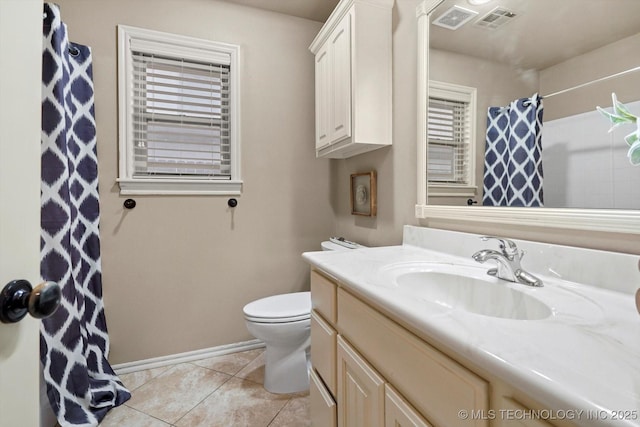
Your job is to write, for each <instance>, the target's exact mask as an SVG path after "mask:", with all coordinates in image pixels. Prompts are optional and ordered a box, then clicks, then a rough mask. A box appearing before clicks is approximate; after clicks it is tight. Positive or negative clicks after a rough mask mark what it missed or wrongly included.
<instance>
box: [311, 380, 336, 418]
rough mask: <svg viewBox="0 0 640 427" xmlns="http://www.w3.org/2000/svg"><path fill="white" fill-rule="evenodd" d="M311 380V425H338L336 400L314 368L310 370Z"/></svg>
mask: <svg viewBox="0 0 640 427" xmlns="http://www.w3.org/2000/svg"><path fill="white" fill-rule="evenodd" d="M309 380H310V381H309V406H310V408H309V410H310V413H311V426H312V427H336V424H337V418H336V417H337V415H336V402H335V401H334V400H333V397H331V394H330V393H329V392H328V391H327V389H326V388H325V387H324V384H323V383H322V380H320V378H318V376H317V375H316V373H315V371H314V370H313V369H311V370H310V371H309Z"/></svg>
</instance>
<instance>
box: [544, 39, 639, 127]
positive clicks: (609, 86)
mask: <svg viewBox="0 0 640 427" xmlns="http://www.w3.org/2000/svg"><path fill="white" fill-rule="evenodd" d="M639 49H640V33H638V34H636V35H635V36H631V37H627V38H625V39H622V40H619V41H617V42H615V43H611V44H609V45H607V46H605V47H602V48H600V49H596V50H594V51H591V52H588V53H586V54H584V55H579V56H576V57H575V58H572V59H569V60H567V61H564V62H562V63H560V64H557V65H554V66H553V67H549V68H547V69H545V70H542V71H540V92H541V93H542V94H551V93H554V92H557V91H562V90H564V89H567V88H571V87H576V86H579V85H581V84H583V83H585V82H590V81H593V80H597V79H600V78H602V77H605V76H610V75H613V74H616V73H620V72H623V71H626V70H630V69H632V68H635V67H637V66H638V50H639ZM611 92H615V93H616V94H617V96H618V100H619V101H621V102H631V101H637V100H639V99H640V73H638V72H634V73H629V74H625V75H623V76H620V77H617V78H614V79H610V80H606V81H603V82H600V83H595V84H592V85H589V86H586V87H583V88H579V89H575V90H572V91H570V92H566V93H563V94H559V95H555V96H552V97H547V98H545V100H544V105H545V112H544V118H545V120H554V119H558V118H561V117H567V116H571V115H574V114H580V113H585V112H587V111H593V110H594V109H595V107H596V106H601V107H603V108H607V107H611V104H612V102H611Z"/></svg>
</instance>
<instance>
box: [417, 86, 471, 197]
mask: <svg viewBox="0 0 640 427" xmlns="http://www.w3.org/2000/svg"><path fill="white" fill-rule="evenodd" d="M469 122H470V118H469V102H468V101H465V100H452V99H445V98H439V97H429V112H428V117H427V124H428V125H427V129H428V131H427V178H428V181H429V183H442V184H461V185H468V184H469V182H470V176H469V175H470V174H469V140H470V123H469Z"/></svg>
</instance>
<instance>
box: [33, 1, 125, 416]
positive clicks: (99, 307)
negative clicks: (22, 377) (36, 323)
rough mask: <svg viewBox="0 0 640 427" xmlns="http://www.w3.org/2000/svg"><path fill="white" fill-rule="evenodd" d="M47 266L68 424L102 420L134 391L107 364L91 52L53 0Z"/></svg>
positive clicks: (54, 356)
mask: <svg viewBox="0 0 640 427" xmlns="http://www.w3.org/2000/svg"><path fill="white" fill-rule="evenodd" d="M44 14H45V17H44V25H43V52H42V60H43V64H42V141H41V144H42V180H41V181H42V182H41V191H42V205H41V228H42V230H41V242H40V243H41V264H40V270H41V275H42V278H43V279H44V280H52V281H55V282H58V284H59V285H60V286H61V288H62V303H61V306H60V308H59V309H58V310H57V311H56V312H55V314H54V315H53V316H51V317H49V318H47V319H44V320H43V321H42V326H41V329H40V357H41V362H42V364H43V373H44V379H45V381H46V383H47V394H48V397H49V402H50V403H51V406H52V408H53V411H54V413H55V414H56V416H57V418H58V422H59V424H60V425H61V426H63V427H64V426H96V425H98V423H99V422H100V420H102V419H103V418H104V416H105V415H106V414H107V412H108V411H109V409H111V408H113V407H115V406H118V405H120V404H122V403H124V402H125V401H127V400H128V399H129V398H130V397H131V395H130V394H129V392H128V391H127V389H126V388H125V387H124V386H123V385H122V383H121V382H120V381H119V380H118V378H117V376H116V375H115V374H114V372H113V370H112V369H111V366H110V365H109V363H108V361H107V356H108V353H109V336H108V335H107V327H106V322H105V317H104V306H103V302H102V279H101V263H100V237H99V232H98V224H99V220H100V210H99V200H98V161H97V156H96V126H95V118H94V101H93V77H92V66H91V50H90V48H89V47H87V46H82V45H79V44H75V43H70V42H69V39H68V36H67V28H66V25H65V24H64V23H63V22H62V21H61V18H60V10H59V9H58V7H57V6H56V5H54V4H51V3H45V5H44Z"/></svg>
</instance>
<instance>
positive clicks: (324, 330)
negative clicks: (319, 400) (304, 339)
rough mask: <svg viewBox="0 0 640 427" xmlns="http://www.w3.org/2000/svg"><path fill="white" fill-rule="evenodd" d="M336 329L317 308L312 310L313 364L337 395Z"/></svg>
mask: <svg viewBox="0 0 640 427" xmlns="http://www.w3.org/2000/svg"><path fill="white" fill-rule="evenodd" d="M336 335H337V333H336V331H335V329H333V328H332V327H331V326H330V325H329V324H328V323H327V322H325V321H324V320H323V319H322V317H320V316H319V315H318V314H317V313H316V311H315V310H312V311H311V364H312V365H313V367H314V368H315V370H316V371H318V374H320V377H321V378H322V380H323V381H324V382H325V384H326V385H327V388H329V391H331V393H332V394H333V395H334V396H335V395H336Z"/></svg>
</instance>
